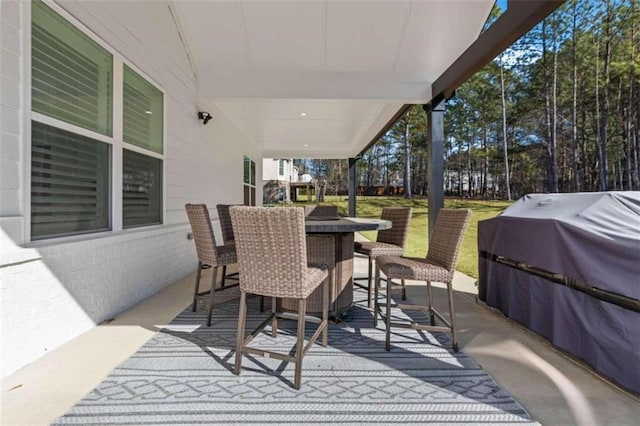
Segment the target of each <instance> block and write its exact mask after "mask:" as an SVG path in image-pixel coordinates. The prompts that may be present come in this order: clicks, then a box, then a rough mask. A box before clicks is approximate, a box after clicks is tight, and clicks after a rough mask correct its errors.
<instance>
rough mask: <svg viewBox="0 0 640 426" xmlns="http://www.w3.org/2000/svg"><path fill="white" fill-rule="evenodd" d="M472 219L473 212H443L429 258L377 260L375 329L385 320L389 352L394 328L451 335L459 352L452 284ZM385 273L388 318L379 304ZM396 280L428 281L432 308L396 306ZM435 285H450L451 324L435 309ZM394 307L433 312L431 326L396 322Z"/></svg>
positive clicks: (383, 256)
mask: <svg viewBox="0 0 640 426" xmlns="http://www.w3.org/2000/svg"><path fill="white" fill-rule="evenodd" d="M470 217H471V210H469V209H441V210H440V212H439V213H438V217H437V219H436V223H435V226H434V229H433V233H432V235H431V241H430V243H429V252H428V253H427V257H426V258H411V257H404V256H389V255H382V256H378V257H377V258H376V275H375V298H374V299H375V306H374V326H377V324H378V317H381V318H382V319H383V320H384V322H385V325H386V330H387V333H386V340H385V348H386V349H387V350H389V349H390V347H391V342H390V340H391V327H403V328H413V329H415V330H427V331H438V332H445V333H451V335H452V339H451V340H452V346H453V350H454V351H456V352H457V351H458V338H457V334H456V319H455V309H454V306H453V286H452V281H453V274H454V272H455V266H456V261H457V260H458V252H459V250H460V245H461V244H462V238H463V237H464V233H465V231H466V229H467V225H468V223H469V218H470ZM381 272H382V273H384V274H385V275H386V277H387V301H386V303H385V304H384V306H386V312H385V313H384V314H383V313H382V309H381V305H380V304H379V303H378V295H379V292H380V273H381ZM393 279H411V280H418V281H425V282H426V283H427V294H428V299H429V305H428V306H420V305H409V304H392V303H391V286H392V280H393ZM432 281H436V282H442V283H445V284H446V285H447V293H448V297H449V320H448V321H447V320H446V319H445V318H444V317H443V316H442V315H440V313H439V312H438V311H436V310H435V309H434V308H433V298H432V294H431V282H432ZM392 306H397V307H399V308H401V309H405V310H417V311H427V312H429V317H430V325H423V324H418V323H416V322H411V323H400V322H392V321H391V314H390V310H391V307H392ZM436 317H438V319H439V320H441V321H442V322H443V323H444V324H445V326H436V322H435V318H436Z"/></svg>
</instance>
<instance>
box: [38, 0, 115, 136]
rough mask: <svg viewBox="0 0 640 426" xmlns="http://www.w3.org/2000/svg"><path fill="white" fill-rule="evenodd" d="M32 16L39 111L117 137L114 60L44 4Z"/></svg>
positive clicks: (39, 3) (39, 4)
mask: <svg viewBox="0 0 640 426" xmlns="http://www.w3.org/2000/svg"><path fill="white" fill-rule="evenodd" d="M31 13H32V25H31V34H32V36H31V64H32V65H31V76H32V77H31V94H32V95H31V104H32V109H33V111H36V112H39V113H41V114H44V115H47V116H49V117H53V118H56V119H58V120H62V121H64V122H67V123H71V124H74V125H76V126H80V127H83V128H85V129H89V130H93V131H95V132H98V133H101V134H103V135H107V136H111V135H112V133H113V131H112V121H113V120H112V117H111V115H112V105H113V95H112V93H113V87H112V85H113V83H112V82H113V75H112V74H113V56H112V55H111V54H110V53H109V52H107V51H106V50H105V49H104V48H102V47H101V46H100V45H98V43H96V42H95V41H93V40H91V39H90V38H89V37H87V36H86V35H85V34H84V33H82V32H81V31H80V30H78V29H77V28H75V27H74V26H73V25H71V24H70V23H69V22H67V21H66V20H65V19H64V18H62V17H61V16H60V15H58V14H57V13H56V12H54V11H53V10H52V9H51V8H50V7H48V6H46V5H45V4H44V3H42V2H41V1H34V2H33V3H32V8H31Z"/></svg>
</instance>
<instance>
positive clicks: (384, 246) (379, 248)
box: [353, 207, 411, 308]
mask: <svg viewBox="0 0 640 426" xmlns="http://www.w3.org/2000/svg"><path fill="white" fill-rule="evenodd" d="M380 219H384V220H389V221H391V229H385V230H382V231H378V237H377V238H376V240H375V241H356V242H355V243H354V251H355V252H356V253H360V254H364V255H365V256H367V257H368V260H369V273H368V275H367V277H366V280H367V286H366V287H365V286H364V285H362V284H358V282H357V281H358V280H363V279H365V278H354V280H353V282H354V284H355V285H357V286H358V287H360V288H366V289H367V293H368V294H367V307H369V308H370V307H371V296H372V289H373V286H372V280H373V261H374V260H375V259H376V258H377V257H378V256H382V255H385V254H387V255H393V256H402V255H403V254H404V246H405V245H406V244H407V236H408V235H409V222H410V221H411V207H383V208H382V214H381V215H380ZM402 287H403V290H402V299H403V300H405V299H406V293H405V290H404V280H402Z"/></svg>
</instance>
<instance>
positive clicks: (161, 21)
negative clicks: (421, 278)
mask: <svg viewBox="0 0 640 426" xmlns="http://www.w3.org/2000/svg"><path fill="white" fill-rule="evenodd" d="M562 3H563V2H562V1H543V0H509V1H508V2H507V5H508V9H507V11H506V12H505V13H504V14H503V15H502V16H501V17H500V18H499V19H498V20H497V21H496V22H495V23H494V24H493V25H492V26H491V27H490V28H488V29H487V30H486V31H484V32H483V31H482V30H483V26H484V24H485V22H486V19H487V17H488V15H489V13H490V11H491V8H492V7H493V4H494V1H493V0H461V1H446V0H442V1H440V0H433V1H431V0H428V1H427V0H425V1H420V0H415V1H388V2H387V1H361V2H359V1H357V2H348V1H331V0H329V1H312V2H289V1H267V2H262V1H201V2H196V1H166V2H164V1H150V2H143V1H140V2H111V1H89V2H84V1H73V0H59V1H53V0H51V1H49V0H47V1H45V2H44V3H42V4H44V6H41V3H37V5H38V6H33V5H32V3H31V2H27V1H22V0H19V1H6V2H5V1H3V2H2V14H1V15H0V25H1V26H2V33H3V37H2V49H1V50H0V60H2V64H3V69H2V78H3V80H2V82H3V86H2V87H3V91H2V120H1V122H0V131H1V133H2V143H3V150H2V153H1V155H2V158H1V159H2V168H3V174H2V203H1V204H0V226H1V231H2V232H1V233H0V243H1V245H2V257H1V258H0V272H1V273H2V311H1V312H0V315H1V319H2V322H1V324H2V377H3V380H2V383H3V386H2V392H3V394H2V410H1V411H2V419H1V420H2V421H1V423H2V424H43V423H49V422H52V421H54V420H55V419H56V418H58V417H59V416H61V415H63V414H64V413H65V412H67V411H68V410H69V409H70V408H71V407H72V406H73V405H74V404H75V403H77V402H78V401H79V400H80V399H81V398H82V397H83V396H84V395H86V394H87V393H88V392H90V391H91V390H92V389H93V388H95V386H97V385H98V384H99V383H100V382H101V381H102V380H103V379H104V378H105V376H107V374H108V373H109V372H110V371H112V369H114V368H115V367H117V366H118V365H120V364H121V363H122V362H123V361H125V360H127V359H129V358H130V357H131V356H132V355H134V354H135V353H136V351H137V350H139V349H140V348H141V346H143V345H144V344H145V342H147V341H148V340H149V339H150V338H152V337H153V336H154V335H155V334H156V333H157V332H158V331H160V330H161V329H162V328H163V327H165V326H166V325H167V324H169V323H170V322H171V321H172V320H173V319H174V318H175V317H176V316H177V315H179V314H180V313H181V312H183V311H184V309H185V307H186V306H187V305H188V304H189V301H190V299H191V292H192V285H193V284H192V283H193V278H194V274H195V272H194V269H195V266H196V261H195V260H196V256H195V248H194V245H193V241H191V239H190V236H189V234H190V228H189V225H188V222H187V218H186V214H185V210H184V206H185V204H186V203H206V204H207V205H208V206H209V208H210V209H213V208H214V206H215V205H216V204H221V203H227V204H242V203H243V202H244V204H249V205H260V204H261V196H260V194H261V192H262V187H261V184H260V183H259V182H256V179H255V176H256V175H257V176H260V175H261V161H260V160H261V159H262V158H279V157H281V158H348V159H349V166H350V167H349V184H350V190H349V213H350V216H355V211H356V208H355V207H356V206H355V201H356V198H355V175H356V167H357V163H358V157H359V155H361V154H362V152H364V151H365V150H366V149H367V148H368V147H369V146H370V144H372V143H373V142H375V141H376V140H377V139H378V138H379V137H380V136H381V135H383V134H384V133H385V132H386V130H387V129H388V128H389V126H390V125H391V124H392V123H393V122H394V121H395V120H397V119H398V117H400V116H401V115H402V114H403V113H404V112H405V111H406V110H407V108H409V107H410V106H411V105H416V104H419V105H423V108H424V109H425V111H427V113H428V124H427V127H428V128H427V134H428V135H429V150H430V151H429V152H430V155H429V188H430V191H429V200H428V202H429V218H428V220H429V225H430V227H429V228H430V229H432V228H433V224H434V222H435V218H436V215H437V213H438V211H439V209H440V208H442V207H443V200H444V194H443V145H444V141H445V137H446V135H445V134H444V125H443V115H444V114H443V112H444V108H445V104H446V100H447V99H449V98H451V97H452V96H453V95H454V93H455V90H456V88H457V87H458V86H459V85H460V84H461V83H463V82H464V81H465V80H466V79H467V78H469V77H470V76H471V75H473V73H475V72H476V71H477V70H479V69H480V68H482V67H483V66H484V65H485V64H486V63H488V62H489V61H491V60H492V59H493V58H494V57H495V56H496V55H498V54H499V53H500V52H502V51H503V50H504V49H505V48H507V47H508V46H509V45H510V44H511V43H512V42H513V41H515V40H516V39H518V38H519V37H520V36H521V35H523V34H524V33H526V32H527V31H528V30H529V29H531V28H532V27H533V26H535V25H536V24H537V23H539V22H540V21H541V20H542V19H543V18H544V17H545V16H547V15H548V14H549V13H551V12H552V11H553V10H555V9H556V8H557V7H558V6H559V5H560V4H562ZM33 4H35V3H33ZM36 8H39V9H38V10H40V13H41V15H40V18H34V16H35V12H34V10H36ZM43 16H44V18H42V17H43ZM52 17H53V18H52ZM36 19H42V22H37V24H38V25H40V27H42V28H45V27H46V25H49V24H51V22H54V21H55V22H57V23H58V24H59V26H60V28H62V30H61V31H63V32H64V34H66V35H67V36H69V37H71V36H73V37H78V39H80V40H81V41H82V43H84V44H82V46H83V47H82V48H81V49H79V51H82V50H83V49H87V50H88V48H87V46H90V47H91V49H94V50H96V51H100V57H101V58H106V59H104V63H105V64H108V65H107V66H106V70H105V71H104V72H103V73H102V74H99V73H98V74H99V75H98V77H99V78H97V80H96V81H97V82H98V83H102V84H104V86H105V87H106V88H107V89H105V90H107V91H108V90H111V92H108V94H107V95H105V96H102V97H100V96H101V95H100V94H98V95H96V98H98V101H101V100H103V99H102V98H105V99H107V101H106V103H105V105H102V107H104V108H103V110H100V111H98V113H97V116H98V118H99V119H100V120H102V121H104V123H102V122H101V125H102V124H104V126H103V127H104V129H103V128H101V127H100V126H95V128H93V127H91V126H86V125H83V124H78V122H76V121H74V120H75V118H73V117H71V118H68V117H67V116H66V115H65V114H57V115H56V114H54V113H51V111H50V110H48V109H47V108H42V107H41V106H39V105H38V102H37V101H41V99H38V98H37V95H38V93H39V92H38V90H39V89H41V88H42V86H37V84H38V83H41V82H40V81H39V80H38V79H39V78H41V76H40V75H39V74H37V71H41V70H40V69H37V66H38V64H39V63H40V62H38V61H42V62H46V60H47V59H46V57H47V56H48V55H42V57H37V58H36V55H37V54H38V52H40V51H39V50H38V49H39V48H38V46H39V45H38V43H42V44H44V45H46V42H47V41H48V40H49V41H50V39H52V37H50V36H49V35H47V33H46V32H45V31H41V32H39V33H38V32H37V31H36V29H38V28H36V27H37V25H33V22H35V20H36ZM60 22H62V24H60ZM58 24H56V25H58ZM51 25H54V24H51ZM34 28H35V29H34ZM5 35H6V37H5ZM38 37H39V38H38ZM60 39H61V40H64V37H61V38H60ZM87 40H88V41H87ZM34 46H36V47H35V48H34ZM32 48H33V49H32ZM42 51H45V52H46V49H42ZM34 52H35V53H34ZM58 53H60V57H64V56H67V57H68V56H69V54H68V53H65V51H64V50H61V51H60V52H58ZM54 59H55V60H56V61H57V60H58V59H59V58H54ZM34 64H35V65H34ZM109 67H110V68H109ZM54 68H55V67H54ZM62 74H64V73H62ZM127 84H129V85H127ZM136 84H137V86H135V85H136ZM36 86H37V87H38V90H35V88H36ZM44 86H46V85H44ZM68 86H69V85H68ZM70 86H71V87H72V89H73V88H74V87H73V85H70ZM133 86H135V87H134V88H137V89H140V88H142V89H144V90H147V92H148V93H152V94H153V96H155V100H156V101H157V102H155V103H153V102H151V103H150V104H149V106H145V107H144V108H142V109H140V108H139V107H135V105H134V107H135V108H134V107H132V106H131V105H130V104H127V102H126V100H127V97H128V96H131V92H132V89H131V88H132V87H133ZM32 89H33V90H32ZM69 92H73V90H71V89H70V90H69ZM105 93H106V92H105ZM67 94H68V93H66V94H65V95H67ZM47 95H48V94H47ZM45 98H46V96H45ZM78 98H82V96H78ZM73 99H75V98H73ZM73 99H72V101H73ZM78 102H80V100H78ZM71 103H73V102H71ZM76 107H78V110H82V108H80V107H79V106H78V105H76ZM39 108H40V109H39ZM127 108H130V109H131V108H133V110H134V112H136V113H137V114H134V115H136V117H135V118H136V119H138V120H141V121H145V120H148V121H149V122H150V123H151V122H152V121H153V120H156V121H155V122H154V123H155V125H157V128H156V129H155V133H154V132H150V133H151V136H153V137H154V139H153V140H152V141H151V142H152V143H151V144H145V143H140V142H136V141H135V138H133V139H130V137H131V136H130V134H127V131H128V130H130V128H128V127H127V126H129V127H130V126H131V124H130V123H129V124H128V121H127V120H128V117H129V116H128V115H127V111H128V109H127ZM63 110H64V108H63ZM63 112H64V111H63ZM78 114H80V112H78ZM160 117H161V119H160ZM154 123H151V124H154ZM91 124H92V125H93V124H94V123H91ZM47 132H50V133H47ZM143 133H144V132H143ZM48 134H54V135H57V136H56V137H57V138H59V139H64V138H67V139H69V140H72V141H74V143H77V144H78V145H73V146H76V147H77V146H82V147H86V146H94V145H95V146H100V149H99V151H100V152H99V153H96V154H95V156H96V158H98V157H99V160H96V162H95V163H92V164H91V165H90V167H87V169H89V170H91V171H92V172H93V171H94V170H93V169H99V170H101V172H102V175H101V176H100V179H101V180H100V179H96V180H95V182H94V181H92V182H93V183H91V184H87V185H86V186H90V187H91V190H93V191H94V192H95V193H96V194H97V195H96V197H97V198H99V199H98V201H97V202H96V203H95V204H96V205H97V206H98V207H96V212H97V210H98V208H100V209H101V210H100V211H99V212H97V213H99V214H96V217H97V221H98V222H99V223H98V224H95V223H93V224H90V225H86V227H85V228H82V227H81V226H80V225H79V221H77V220H75V219H73V218H74V217H75V216H73V215H72V214H69V213H68V212H69V211H71V210H73V209H72V208H68V207H69V205H68V204H73V201H71V202H68V201H65V199H64V197H60V198H61V199H62V201H59V200H58V201H56V202H58V203H59V204H57V205H54V206H53V208H52V209H50V210H47V208H49V207H51V206H48V205H47V202H48V201H49V200H50V199H47V198H44V197H42V194H41V193H40V192H39V191H40V188H39V187H38V185H39V184H40V181H39V179H40V178H41V177H42V176H40V175H38V173H40V169H42V168H46V167H43V166H42V165H41V164H40V163H39V161H41V162H42V163H45V166H47V167H48V166H55V162H56V161H60V162H64V161H65V159H68V158H69V157H70V156H72V155H73V152H74V151H78V150H77V149H68V150H67V151H65V152H64V154H60V155H59V157H56V158H54V160H55V161H51V156H49V154H50V151H49V150H50V149H51V148H52V145H55V144H54V143H51V141H49V140H47V139H46V136H47V135H48ZM43 135H44V136H43ZM41 139H44V141H43V140H41ZM82 144H84V145H82ZM5 148H6V149H5ZM53 148H54V149H53V151H55V146H53ZM96 151H98V149H96ZM69 152H71V153H72V154H69ZM42 153H44V154H42ZM41 154H42V155H41ZM92 155H93V154H92ZM39 156H40V157H39ZM41 157H42V158H41ZM94 164H95V165H94ZM136 167H147V169H145V170H144V171H143V172H142V173H140V174H138V176H137V177H138V178H140V176H142V179H141V180H144V182H143V183H144V185H147V184H148V185H149V186H152V191H149V193H151V192H152V194H151V195H149V194H147V193H145V194H143V198H144V197H146V198H144V200H143V201H145V202H146V201H149V203H150V204H151V203H153V206H152V207H154V208H150V209H149V210H150V211H144V212H142V214H141V216H136V214H137V213H139V212H138V211H137V210H135V208H137V207H138V205H137V204H136V202H135V201H136V200H135V197H132V196H131V194H132V193H133V194H134V195H140V194H139V193H143V192H144V191H142V190H140V189H139V188H141V187H143V186H144V185H143V184H142V183H140V181H137V182H136V181H134V182H133V183H131V182H127V179H131V176H134V177H135V176H136V173H135V172H137V171H139V170H137V169H136ZM45 172H46V171H45ZM69 176H71V178H69ZM69 176H64V179H71V183H78V179H77V178H75V177H73V174H72V173H70V174H69ZM148 176H153V178H154V179H150V178H149V179H147V178H148ZM96 182H97V183H96ZM51 183H52V182H51V181H47V182H45V184H46V185H50V184H51ZM53 183H55V182H53ZM67 183H68V181H67ZM91 185H94V186H91ZM80 186H82V185H80ZM136 191H137V192H136ZM52 194H54V196H55V191H52V192H51V193H47V194H45V195H46V196H51V195H52ZM63 195H69V194H67V193H64V194H63ZM71 195H74V196H75V195H77V194H71ZM93 195H94V194H92V196H93ZM43 198H44V199H45V201H44V202H43V201H42V199H43ZM69 198H72V197H69ZM132 199H133V202H132ZM65 203H67V204H65ZM131 206H133V207H134V211H133V213H134V214H129V213H131V210H130V209H131ZM72 207H73V206H72ZM60 212H62V213H60ZM83 213H84V211H83ZM47 215H49V216H51V215H53V216H56V220H58V221H59V223H61V224H63V225H64V228H63V229H62V230H60V228H56V227H52V228H47V227H46V226H42V223H43V220H42V218H43V217H45V219H46V217H47ZM214 216H215V215H214ZM140 217H141V219H140ZM69 218H71V219H69ZM132 218H133V219H132ZM57 225H58V224H56V226H57ZM214 228H215V229H216V233H218V235H217V236H216V238H218V236H219V231H218V229H219V226H218V220H217V218H215V217H214ZM218 239H219V240H220V241H221V240H222V239H221V238H218ZM366 269H367V266H366V260H365V259H363V258H357V259H356V261H355V266H354V270H355V274H358V275H363V274H365V271H366ZM455 289H456V304H457V308H456V310H457V312H458V322H459V327H458V328H459V330H460V346H461V349H462V352H463V354H464V356H465V357H468V358H469V359H470V360H471V359H475V361H476V362H477V363H479V365H480V367H481V368H480V367H479V368H478V370H481V369H482V368H484V369H485V370H486V371H487V372H488V373H489V374H490V375H491V376H492V377H493V378H495V380H496V381H497V382H498V384H499V385H501V386H502V387H504V388H505V389H506V391H507V392H508V393H509V394H511V396H513V398H514V399H515V400H516V405H517V403H520V404H522V405H523V406H524V408H525V409H526V410H527V411H528V412H529V413H530V414H531V416H532V418H533V420H534V421H539V422H541V423H543V424H635V423H637V419H638V418H639V417H640V403H639V402H638V398H637V395H631V394H629V393H627V392H625V391H623V390H620V389H618V388H617V387H616V386H614V385H612V384H611V383H609V382H607V381H605V380H604V379H602V378H600V377H599V376H597V375H595V374H594V373H592V371H591V370H590V369H589V368H588V367H587V366H584V365H583V364H581V363H580V362H579V361H577V360H575V359H572V358H570V357H568V356H566V355H564V354H562V353H560V352H558V351H556V350H554V349H553V348H552V347H550V346H549V345H548V344H547V343H546V342H545V341H544V340H542V339H540V338H538V337H536V336H535V335H533V334H532V333H529V332H527V331H526V330H524V329H523V328H521V327H520V326H518V325H516V324H514V323H512V322H510V321H508V320H506V319H504V318H503V317H501V316H500V315H498V314H496V313H494V312H492V311H490V310H489V309H488V308H486V307H484V306H482V305H480V304H477V303H476V301H475V294H476V290H475V286H474V282H473V280H472V279H471V278H469V277H465V276H463V275H461V274H460V275H458V276H457V278H456V282H455ZM439 290H440V291H437V292H436V298H437V299H444V297H445V294H444V291H442V289H439ZM408 293H409V294H408V296H409V297H410V298H411V299H414V300H416V301H419V300H421V299H422V298H424V295H423V294H422V292H421V290H420V287H419V286H411V285H410V287H409V290H408ZM439 302H440V304H442V300H439ZM346 327H349V324H348V323H347V324H346ZM376 350H377V349H376ZM483 374H484V373H483ZM496 387H497V388H499V386H498V385H496ZM473 420H474V419H471V420H470V421H473ZM256 421H259V420H256ZM398 421H402V420H401V419H400V420H398ZM525 421H530V420H529V419H528V418H526V419H525ZM80 422H82V421H80ZM459 422H463V423H464V422H465V421H464V420H459Z"/></svg>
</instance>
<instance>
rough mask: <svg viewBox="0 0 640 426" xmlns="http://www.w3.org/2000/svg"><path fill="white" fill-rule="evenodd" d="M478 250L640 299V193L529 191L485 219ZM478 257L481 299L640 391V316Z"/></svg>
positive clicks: (596, 368) (479, 236) (615, 378)
mask: <svg viewBox="0 0 640 426" xmlns="http://www.w3.org/2000/svg"><path fill="white" fill-rule="evenodd" d="M478 249H479V251H480V253H481V254H482V253H483V252H485V253H489V254H491V255H497V256H503V257H505V258H508V259H511V260H514V261H517V262H522V263H525V264H527V265H529V266H533V267H536V268H540V269H542V270H545V271H548V272H552V273H556V274H562V275H565V276H568V277H570V278H573V279H576V280H580V281H583V282H585V283H587V284H588V285H590V286H593V287H597V288H599V289H601V290H606V291H609V292H613V293H616V294H618V295H622V296H626V297H628V298H631V299H635V300H640V192H638V191H628V192H604V193H577V194H534V195H527V196H525V197H523V198H521V199H520V200H518V201H516V202H515V203H514V204H513V205H512V206H511V207H509V208H508V209H507V210H505V211H504V213H502V215H500V216H498V217H495V218H493V219H489V220H484V221H481V222H479V223H478ZM478 262H479V273H480V280H479V295H480V299H481V300H483V301H485V302H486V303H487V304H488V305H489V306H492V307H495V308H498V309H500V310H501V311H502V312H503V313H504V314H505V315H506V316H508V317H510V318H512V319H514V320H516V321H518V322H521V323H522V324H524V325H525V326H527V327H528V328H530V329H531V330H533V331H535V332H537V333H539V334H541V335H543V336H545V337H546V338H548V339H549V340H550V341H551V342H552V343H553V344H555V345H556V346H558V347H560V348H562V349H564V350H567V351H568V352H570V353H572V354H574V355H576V356H578V357H579V358H582V359H583V360H584V361H586V362H587V363H589V364H590V365H591V366H593V367H594V369H595V370H596V371H598V372H600V373H602V374H603V375H605V376H608V377H610V378H612V379H614V380H615V381H617V382H618V383H620V384H622V385H623V386H625V387H627V388H629V389H631V390H633V391H635V392H638V393H640V367H639V366H640V313H638V312H634V311H632V310H628V309H624V308H622V307H620V306H617V305H615V304H611V303H608V302H604V301H601V300H598V299H595V298H593V297H590V296H589V295H588V294H585V293H582V292H578V291H576V290H573V289H570V288H568V287H564V286H562V285H559V284H556V283H553V282H551V281H549V280H547V279H545V278H542V277H538V276H535V275H532V274H530V273H528V272H525V271H520V270H517V269H514V268H512V267H510V266H507V265H503V264H500V263H497V262H495V261H492V260H491V258H490V257H489V258H485V257H483V256H482V255H481V256H480V258H479V259H478Z"/></svg>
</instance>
